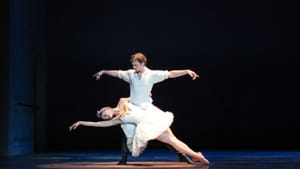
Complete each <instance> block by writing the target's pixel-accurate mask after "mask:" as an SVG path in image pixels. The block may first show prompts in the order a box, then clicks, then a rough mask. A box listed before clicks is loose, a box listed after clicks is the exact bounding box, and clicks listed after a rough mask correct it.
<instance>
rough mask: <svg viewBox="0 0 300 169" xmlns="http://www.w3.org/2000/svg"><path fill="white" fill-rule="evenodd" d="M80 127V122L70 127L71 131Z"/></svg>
mask: <svg viewBox="0 0 300 169" xmlns="http://www.w3.org/2000/svg"><path fill="white" fill-rule="evenodd" d="M79 125H80V122H79V121H78V122H76V123H74V124H72V125H71V126H70V127H69V131H72V130H75V129H76V128H77V127H78V126H79Z"/></svg>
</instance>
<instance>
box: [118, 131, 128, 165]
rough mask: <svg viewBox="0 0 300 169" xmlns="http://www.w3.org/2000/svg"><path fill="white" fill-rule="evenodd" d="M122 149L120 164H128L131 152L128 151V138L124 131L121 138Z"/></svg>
mask: <svg viewBox="0 0 300 169" xmlns="http://www.w3.org/2000/svg"><path fill="white" fill-rule="evenodd" d="M121 150H122V159H121V160H120V161H119V163H118V164H119V165H126V164H127V157H128V153H129V152H128V148H127V138H126V136H125V134H124V133H123V132H122V138H121Z"/></svg>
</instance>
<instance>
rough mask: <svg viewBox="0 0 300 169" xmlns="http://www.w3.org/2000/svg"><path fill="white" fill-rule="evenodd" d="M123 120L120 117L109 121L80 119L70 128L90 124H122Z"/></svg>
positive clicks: (102, 125) (94, 125)
mask: <svg viewBox="0 0 300 169" xmlns="http://www.w3.org/2000/svg"><path fill="white" fill-rule="evenodd" d="M122 123H123V122H122V121H121V120H120V119H112V120H107V121H98V122H92V121H78V122H76V123H74V124H72V125H71V126H70V127H69V130H70V131H72V130H75V129H76V128H77V127H78V126H80V125H82V126H89V127H110V126H115V125H119V124H122Z"/></svg>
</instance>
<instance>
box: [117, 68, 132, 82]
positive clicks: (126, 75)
mask: <svg viewBox="0 0 300 169" xmlns="http://www.w3.org/2000/svg"><path fill="white" fill-rule="evenodd" d="M118 78H120V79H122V80H124V81H125V82H128V83H129V81H130V70H119V71H118Z"/></svg>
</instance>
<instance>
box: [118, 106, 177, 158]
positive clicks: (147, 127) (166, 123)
mask: <svg viewBox="0 0 300 169" xmlns="http://www.w3.org/2000/svg"><path fill="white" fill-rule="evenodd" d="M127 106H128V113H127V114H126V115H125V116H123V117H121V118H120V119H121V120H122V121H123V123H124V124H122V125H121V127H122V129H123V131H124V133H125V135H126V137H127V146H128V149H129V151H131V153H132V156H134V157H136V156H139V155H140V154H141V153H142V152H143V150H144V149H145V148H146V147H147V143H148V141H150V140H153V139H155V138H157V137H158V136H159V135H161V134H162V133H163V132H164V131H166V130H167V129H168V128H169V127H170V125H171V124H172V122H173V118H174V116H173V113H171V112H164V111H162V110H160V109H158V108H157V107H155V106H154V105H152V104H145V105H142V106H135V105H133V104H131V103H128V104H127Z"/></svg>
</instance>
